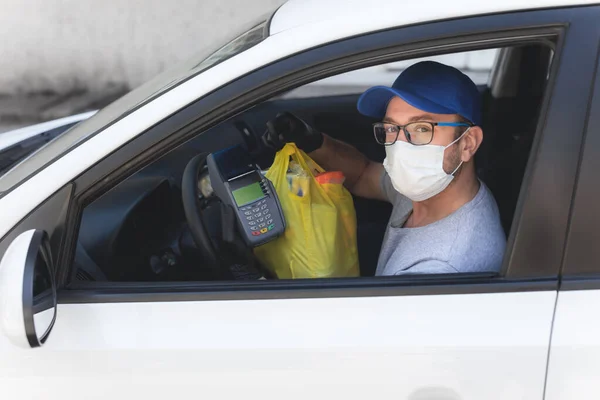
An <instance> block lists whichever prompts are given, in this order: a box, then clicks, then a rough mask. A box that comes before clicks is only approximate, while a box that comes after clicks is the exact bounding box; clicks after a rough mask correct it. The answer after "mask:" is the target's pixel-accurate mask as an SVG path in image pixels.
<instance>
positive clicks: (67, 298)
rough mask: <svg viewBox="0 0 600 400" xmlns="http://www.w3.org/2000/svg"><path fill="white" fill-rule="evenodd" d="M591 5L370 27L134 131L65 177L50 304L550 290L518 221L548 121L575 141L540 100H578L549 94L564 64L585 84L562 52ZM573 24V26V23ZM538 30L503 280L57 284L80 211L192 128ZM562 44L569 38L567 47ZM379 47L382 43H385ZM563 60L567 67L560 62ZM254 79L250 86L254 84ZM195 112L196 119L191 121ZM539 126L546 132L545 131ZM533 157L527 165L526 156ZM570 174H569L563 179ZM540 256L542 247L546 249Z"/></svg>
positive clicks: (554, 270)
mask: <svg viewBox="0 0 600 400" xmlns="http://www.w3.org/2000/svg"><path fill="white" fill-rule="evenodd" d="M592 9H594V10H595V13H594V12H592V13H590V12H589V10H588V11H586V10H585V9H583V8H572V9H567V10H565V9H562V10H544V11H531V12H519V13H509V14H498V15H488V16H476V17H469V18H464V19H455V20H451V21H443V22H434V23H426V24H420V25H415V26H410V27H402V28H396V29H391V30H386V31H382V32H376V33H372V34H367V35H362V36H359V37H355V38H350V39H346V40H342V41H339V42H336V43H332V44H327V45H324V46H320V47H318V48H315V49H310V50H307V51H305V52H302V53H299V54H297V55H294V56H291V57H288V58H286V59H283V60H280V61H278V62H276V63H273V64H271V65H268V66H265V67H263V68H261V69H259V70H257V71H255V72H253V73H251V74H248V75H246V76H244V77H241V78H240V79H238V80H236V81H233V82H231V83H229V84H228V85H225V86H224V87H222V88H220V89H218V90H216V91H215V92H213V93H211V94H209V95H208V96H206V97H204V98H202V99H201V100H199V101H197V102H195V103H193V104H191V105H189V106H188V107H186V108H184V109H183V110H181V111H180V112H178V113H176V114H174V115H173V116H172V117H171V118H169V119H167V120H165V121H163V122H162V123H160V124H158V125H156V126H154V127H153V128H151V129H149V130H148V131H146V132H145V133H143V134H141V135H140V136H139V137H138V138H136V139H134V140H133V141H131V142H129V143H127V144H126V145H124V146H123V147H121V148H120V149H119V150H117V151H116V152H114V153H113V154H111V155H109V156H108V157H106V158H105V159H104V160H102V161H101V162H99V163H98V164H96V165H95V166H94V167H93V168H91V169H89V170H88V171H86V172H85V173H83V174H82V175H80V176H79V177H78V178H77V179H76V180H75V181H74V187H75V190H74V195H73V201H72V206H71V207H70V210H69V213H68V217H67V218H66V221H65V229H66V236H65V238H64V239H65V240H63V241H61V242H62V243H64V245H62V246H61V249H60V254H59V262H58V263H57V265H59V266H61V268H59V271H58V272H59V273H58V278H59V283H60V285H61V288H62V290H61V291H60V293H59V300H60V301H61V302H81V303H87V302H95V301H100V302H108V301H164V300H171V301H173V300H186V299H187V300H189V299H192V298H193V299H195V300H203V299H214V298H219V299H226V298H236V299H240V298H244V299H249V298H289V297H331V296H334V297H335V296H340V295H341V296H374V295H404V294H406V295H408V294H443V293H483V292H486V293H487V292H503V291H525V290H554V289H556V287H557V276H558V270H559V265H560V262H558V263H551V268H546V269H545V270H544V271H533V272H534V273H532V271H531V270H532V268H531V267H529V268H528V267H527V264H528V262H530V261H531V260H532V251H530V250H529V251H528V245H530V244H531V243H533V244H534V245H535V249H536V250H538V251H539V250H541V249H542V248H543V247H544V245H545V244H547V243H541V244H540V243H535V242H536V237H535V235H534V237H533V238H532V237H531V236H532V232H531V230H532V229H533V228H532V227H531V226H529V227H528V226H525V227H524V224H526V223H527V222H529V221H531V220H532V219H533V220H534V219H535V218H538V216H537V215H536V213H535V207H536V205H535V203H536V201H539V198H540V195H539V194H538V195H537V196H536V194H535V193H533V194H532V190H533V189H535V186H536V182H537V186H540V185H542V184H543V180H544V178H545V177H544V174H543V171H542V172H540V168H541V167H540V166H539V165H540V164H542V165H543V164H545V163H547V162H548V161H549V160H548V158H550V157H551V155H552V154H551V153H552V151H556V150H559V149H560V148H561V147H560V146H562V145H563V144H562V143H561V142H560V141H558V142H556V141H554V140H552V138H553V137H556V136H558V132H557V131H558V130H559V128H556V127H555V126H565V125H566V124H567V122H571V123H570V127H571V128H572V131H574V132H575V133H573V134H572V135H571V139H573V138H575V140H574V142H577V140H576V139H577V137H579V134H578V129H573V123H572V121H571V120H570V119H569V120H568V121H567V120H566V118H560V116H557V115H554V116H550V115H549V111H550V105H552V108H559V106H558V105H557V104H560V105H561V107H560V108H563V109H565V108H566V109H569V110H572V111H573V112H574V113H575V114H576V113H577V108H576V107H577V106H578V105H579V103H580V101H578V99H577V98H575V99H574V98H573V96H572V95H571V96H566V97H564V98H561V97H560V96H558V95H555V96H553V92H555V89H556V88H557V86H558V85H559V84H561V86H565V82H564V81H565V79H564V78H563V79H562V83H561V80H560V79H558V78H560V76H565V75H567V72H565V69H570V68H575V69H578V70H579V72H581V73H579V74H575V76H576V79H577V80H578V81H582V80H585V79H586V77H587V76H588V75H589V72H588V71H587V68H588V66H587V63H586V62H585V61H586V60H585V59H583V60H581V59H577V62H574V61H570V59H572V58H573V56H571V57H569V55H571V54H570V53H574V52H578V53H579V54H584V55H585V51H589V49H587V48H586V46H580V50H578V51H577V50H576V49H575V48H576V44H577V40H579V39H581V38H583V37H586V38H587V39H589V35H587V34H589V32H587V30H586V29H585V28H586V27H589V26H590V25H591V24H593V19H592V18H591V17H590V15H593V16H597V14H598V11H599V9H600V8H599V7H592ZM582 21H584V22H582ZM573 22H577V23H576V24H573ZM569 24H570V26H569V35H566V36H565V30H566V29H567V25H569ZM574 26H575V27H577V26H579V28H573V27H574ZM582 26H583V27H582ZM591 26H593V25H591ZM399 34H400V35H399ZM399 36H402V37H403V41H402V43H398V42H399V41H398V39H397V38H398V37H399ZM547 36H556V37H558V45H557V51H556V54H555V58H554V62H555V63H556V64H555V66H553V68H552V72H551V76H550V80H549V84H548V88H547V90H546V94H545V98H544V101H543V103H544V105H543V107H542V112H541V117H540V120H539V122H538V132H536V140H535V142H534V145H533V148H532V152H531V154H530V161H529V163H528V167H527V171H526V174H525V178H524V181H523V185H522V192H523V191H524V190H526V191H528V193H521V195H520V199H519V202H518V204H517V210H516V212H515V219H514V223H513V229H512V230H511V234H510V237H509V244H508V246H507V249H511V250H512V251H511V252H510V253H509V252H507V254H506V255H505V262H504V265H505V272H506V275H504V277H503V278H501V279H498V278H494V277H491V276H489V275H486V274H483V275H481V274H478V275H477V276H472V277H466V276H460V277H456V276H443V277H440V276H422V277H398V278H396V277H385V278H364V277H363V278H350V279H344V278H338V279H335V280H314V281H310V282H306V281H304V282H299V281H297V282H290V281H284V282H281V281H276V282H268V283H265V282H250V283H244V284H243V285H242V284H241V283H240V282H226V283H225V282H217V283H215V282H162V283H159V284H149V283H136V284H131V283H119V282H109V283H108V285H103V284H99V283H95V284H93V285H80V286H79V288H78V289H76V288H75V287H73V286H71V287H70V288H65V287H66V283H67V281H68V278H69V276H70V274H69V271H68V269H70V267H71V266H72V258H73V254H74V251H73V250H74V244H75V241H76V239H77V228H78V226H79V219H80V216H81V210H82V209H83V207H84V206H85V205H86V204H88V203H89V202H91V201H93V199H94V198H97V197H98V196H100V195H101V194H102V193H104V192H106V190H108V189H109V188H110V187H114V186H115V185H116V184H118V183H119V182H121V181H122V180H124V179H125V178H126V177H128V176H130V175H131V174H133V173H134V172H136V171H138V170H140V169H141V168H143V167H144V166H146V165H148V164H150V163H151V162H153V161H154V160H155V159H156V158H158V156H159V155H160V154H164V152H165V151H168V150H169V149H172V148H174V147H176V146H177V145H179V144H181V143H183V142H185V141H187V140H189V139H190V138H191V137H192V136H195V135H196V134H198V133H197V132H199V131H205V130H206V129H209V128H210V127H212V126H214V125H216V124H217V123H220V122H221V121H223V120H225V119H227V118H229V117H231V116H233V115H235V114H237V113H238V112H240V111H242V110H243V109H247V108H250V107H251V106H253V105H254V104H257V103H259V102H261V101H264V100H266V99H267V98H270V97H272V96H274V95H276V94H277V93H280V92H283V91H285V90H289V89H291V88H293V87H297V86H300V85H302V84H304V83H306V82H309V81H314V80H316V79H319V78H323V77H326V76H330V75H332V74H336V73H341V72H344V71H348V70H350V69H356V68H360V67H366V66H370V65H374V64H380V63H382V62H385V60H386V59H390V60H392V59H393V60H401V59H407V58H415V57H421V56H426V55H429V54H433V53H435V54H440V52H439V50H440V48H441V47H440V46H442V47H443V48H444V49H446V51H447V52H451V51H452V52H455V51H458V50H462V49H470V50H473V49H477V48H489V47H496V46H500V45H502V44H504V45H507V44H515V43H519V44H523V43H528V42H531V41H535V42H539V40H540V38H542V37H547ZM424 42H427V43H428V45H427V46H425V45H424ZM465 42H468V43H469V45H468V46H467V45H465ZM444 43H445V44H444ZM491 43H493V44H491ZM569 43H571V45H570V46H569ZM386 44H390V45H389V46H387V47H386ZM444 46H445V47H444ZM581 48H583V49H581ZM564 50H567V52H568V54H567V56H565V57H563V56H562V53H563V51H564ZM366 54H368V57H367V56H366ZM399 54H401V57H400V56H399ZM365 57H367V58H365ZM563 63H565V64H568V65H567V66H566V67H565V66H564V65H563ZM256 82H260V84H257V83H256ZM561 90H562V92H566V88H564V87H561ZM240 93H241V95H240ZM579 97H581V96H579ZM551 99H552V102H551V101H550V100H551ZM551 103H552V104H551ZM198 115H200V116H201V117H197V116H198ZM550 117H552V118H550ZM547 127H550V128H547ZM547 130H550V131H551V132H553V134H549V133H548V132H547ZM581 131H583V126H581ZM542 139H545V140H542ZM577 148H579V147H577ZM534 159H535V160H536V162H535V163H533V162H532V161H531V160H534ZM578 159H579V153H578V152H577V153H576V154H574V155H572V157H570V158H569V160H568V162H565V163H564V164H568V165H567V168H566V169H567V170H568V171H567V172H566V173H565V177H564V181H563V182H562V183H563V186H567V189H568V186H569V185H574V173H575V167H576V164H577V162H578ZM571 164H575V165H571ZM115 166H116V167H115ZM123 167H125V168H123ZM571 170H573V174H572V175H573V176H572V177H571V175H570V172H571ZM532 188H533V189H532ZM568 193H569V195H568V196H567V195H565V198H563V199H562V203H564V202H565V201H568V202H569V203H570V201H571V198H570V192H568ZM567 197H568V198H567ZM525 211H527V212H525ZM521 214H522V215H521ZM557 219H558V220H557V221H556V224H558V225H559V226H555V228H556V232H553V233H555V234H556V235H557V236H558V237H557V238H556V240H555V241H556V242H558V247H559V248H558V249H554V250H555V251H558V252H559V253H560V257H558V259H559V260H562V249H563V245H564V238H563V239H562V240H561V239H560V231H561V229H560V225H565V228H566V222H567V221H566V220H564V216H562V215H561V218H557ZM517 225H518V226H517ZM565 231H566V229H565ZM534 232H535V229H534ZM547 252H548V253H551V252H552V251H547ZM533 261H534V264H536V263H537V262H535V261H536V260H535V258H534V259H533ZM540 272H541V273H540Z"/></svg>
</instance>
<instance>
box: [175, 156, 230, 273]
mask: <svg viewBox="0 0 600 400" xmlns="http://www.w3.org/2000/svg"><path fill="white" fill-rule="evenodd" d="M207 156H208V154H207V153H201V154H198V155H197V156H195V157H193V158H192V159H191V160H190V161H189V162H188V164H187V165H186V167H185V170H184V172H183V178H182V180H181V196H182V200H183V211H184V213H185V219H186V220H187V223H188V225H189V227H190V231H191V232H192V238H193V239H194V243H196V246H198V248H199V249H200V251H201V252H202V253H203V256H204V259H205V260H206V262H207V264H208V265H209V267H210V268H212V269H213V270H214V271H215V272H218V271H219V270H220V268H221V261H220V259H219V257H218V254H217V249H216V248H215V245H214V243H213V241H212V238H211V237H210V234H209V233H208V230H207V229H206V226H205V224H204V221H203V219H202V213H203V210H202V207H201V205H200V199H199V197H198V178H199V175H200V171H201V170H202V166H203V165H204V164H205V163H206V157H207Z"/></svg>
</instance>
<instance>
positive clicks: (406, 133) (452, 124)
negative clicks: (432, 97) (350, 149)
mask: <svg viewBox="0 0 600 400" xmlns="http://www.w3.org/2000/svg"><path fill="white" fill-rule="evenodd" d="M413 124H430V125H431V138H429V141H428V142H427V143H413V142H412V141H411V139H410V133H409V132H408V131H407V130H406V127H407V126H410V125H413ZM383 125H391V126H395V127H396V128H398V132H396V138H395V139H394V141H393V142H391V143H381V142H379V140H377V133H376V131H375V129H376V128H377V126H383ZM436 126H465V127H469V128H471V127H473V126H475V124H472V123H466V122H430V121H415V122H410V123H408V124H406V125H396V124H392V123H390V122H375V123H373V136H375V142H377V144H380V145H382V146H391V145H393V144H394V143H396V142H397V141H398V136H399V135H400V131H402V132H404V137H405V138H406V141H407V142H408V143H410V144H412V145H413V146H425V145H428V144H429V143H431V142H432V141H433V136H434V135H435V127H436ZM384 129H385V128H384ZM386 135H387V134H386Z"/></svg>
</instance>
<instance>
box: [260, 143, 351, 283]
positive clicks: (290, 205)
mask: <svg viewBox="0 0 600 400" xmlns="http://www.w3.org/2000/svg"><path fill="white" fill-rule="evenodd" d="M290 157H291V158H292V160H293V161H295V162H296V163H297V164H298V165H299V166H300V167H301V168H302V169H303V170H304V172H306V173H307V175H306V176H307V179H306V180H305V181H303V182H301V185H302V186H303V187H302V190H301V191H300V192H298V191H295V190H290V185H289V183H288V179H287V172H288V167H289V164H290ZM309 164H310V167H313V169H314V170H316V172H324V170H323V168H321V167H320V166H318V165H317V164H316V163H315V162H314V161H313V160H312V159H311V158H310V157H309V156H307V155H306V153H304V152H303V151H302V150H300V149H298V148H297V147H296V145H295V144H293V143H288V144H286V145H285V147H284V148H283V149H281V151H279V152H278V153H277V155H276V156H275V161H274V162H273V165H272V166H271V168H270V169H269V171H268V172H267V174H266V177H267V178H268V179H269V180H271V182H273V186H274V187H275V191H276V192H277V195H278V197H279V201H280V202H281V207H282V209H283V214H284V216H285V220H286V229H285V233H284V234H283V235H282V236H281V237H279V238H277V239H276V240H274V241H272V242H269V243H267V244H265V245H263V246H260V247H257V248H256V249H255V250H254V253H255V255H256V257H257V258H258V259H259V261H260V262H261V263H262V264H263V265H264V266H265V267H266V268H267V269H269V270H270V271H271V272H272V273H273V274H274V275H275V276H277V277H278V278H280V279H298V278H329V277H351V276H359V268H358V251H357V247H356V212H355V210H354V202H353V201H352V196H351V195H350V193H349V192H348V191H347V190H346V188H344V186H343V185H341V184H338V183H324V184H319V183H318V182H317V181H316V179H315V177H314V172H313V170H311V168H310V167H309ZM297 193H301V196H299V195H298V194H297Z"/></svg>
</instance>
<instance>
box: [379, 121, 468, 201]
mask: <svg viewBox="0 0 600 400" xmlns="http://www.w3.org/2000/svg"><path fill="white" fill-rule="evenodd" d="M468 131H469V129H467V130H466V131H464V132H463V134H462V135H460V136H459V137H458V138H457V139H456V140H455V141H453V142H452V143H450V144H449V145H448V146H437V145H431V144H427V145H424V146H415V145H412V144H410V143H408V142H404V141H401V140H398V141H397V142H396V143H394V144H393V145H391V146H386V148H385V154H386V157H385V160H383V167H384V168H385V170H386V171H387V173H388V175H389V176H390V178H391V180H392V185H393V186H394V189H396V190H397V191H398V192H400V193H401V194H403V195H404V196H406V197H408V198H409V199H411V200H412V201H423V200H427V199H429V198H431V197H433V196H435V195H436V194H438V193H440V192H441V191H443V190H444V189H446V188H447V187H448V185H449V184H450V182H452V179H454V173H455V172H456V171H457V170H458V169H459V168H460V166H461V165H462V161H461V162H460V164H458V166H457V167H456V168H455V169H454V171H452V173H450V174H447V173H446V171H444V150H446V149H447V148H448V147H450V146H452V145H453V144H454V143H456V142H458V141H459V140H460V139H461V138H462V137H463V136H464V135H465V133H467V132H468Z"/></svg>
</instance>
